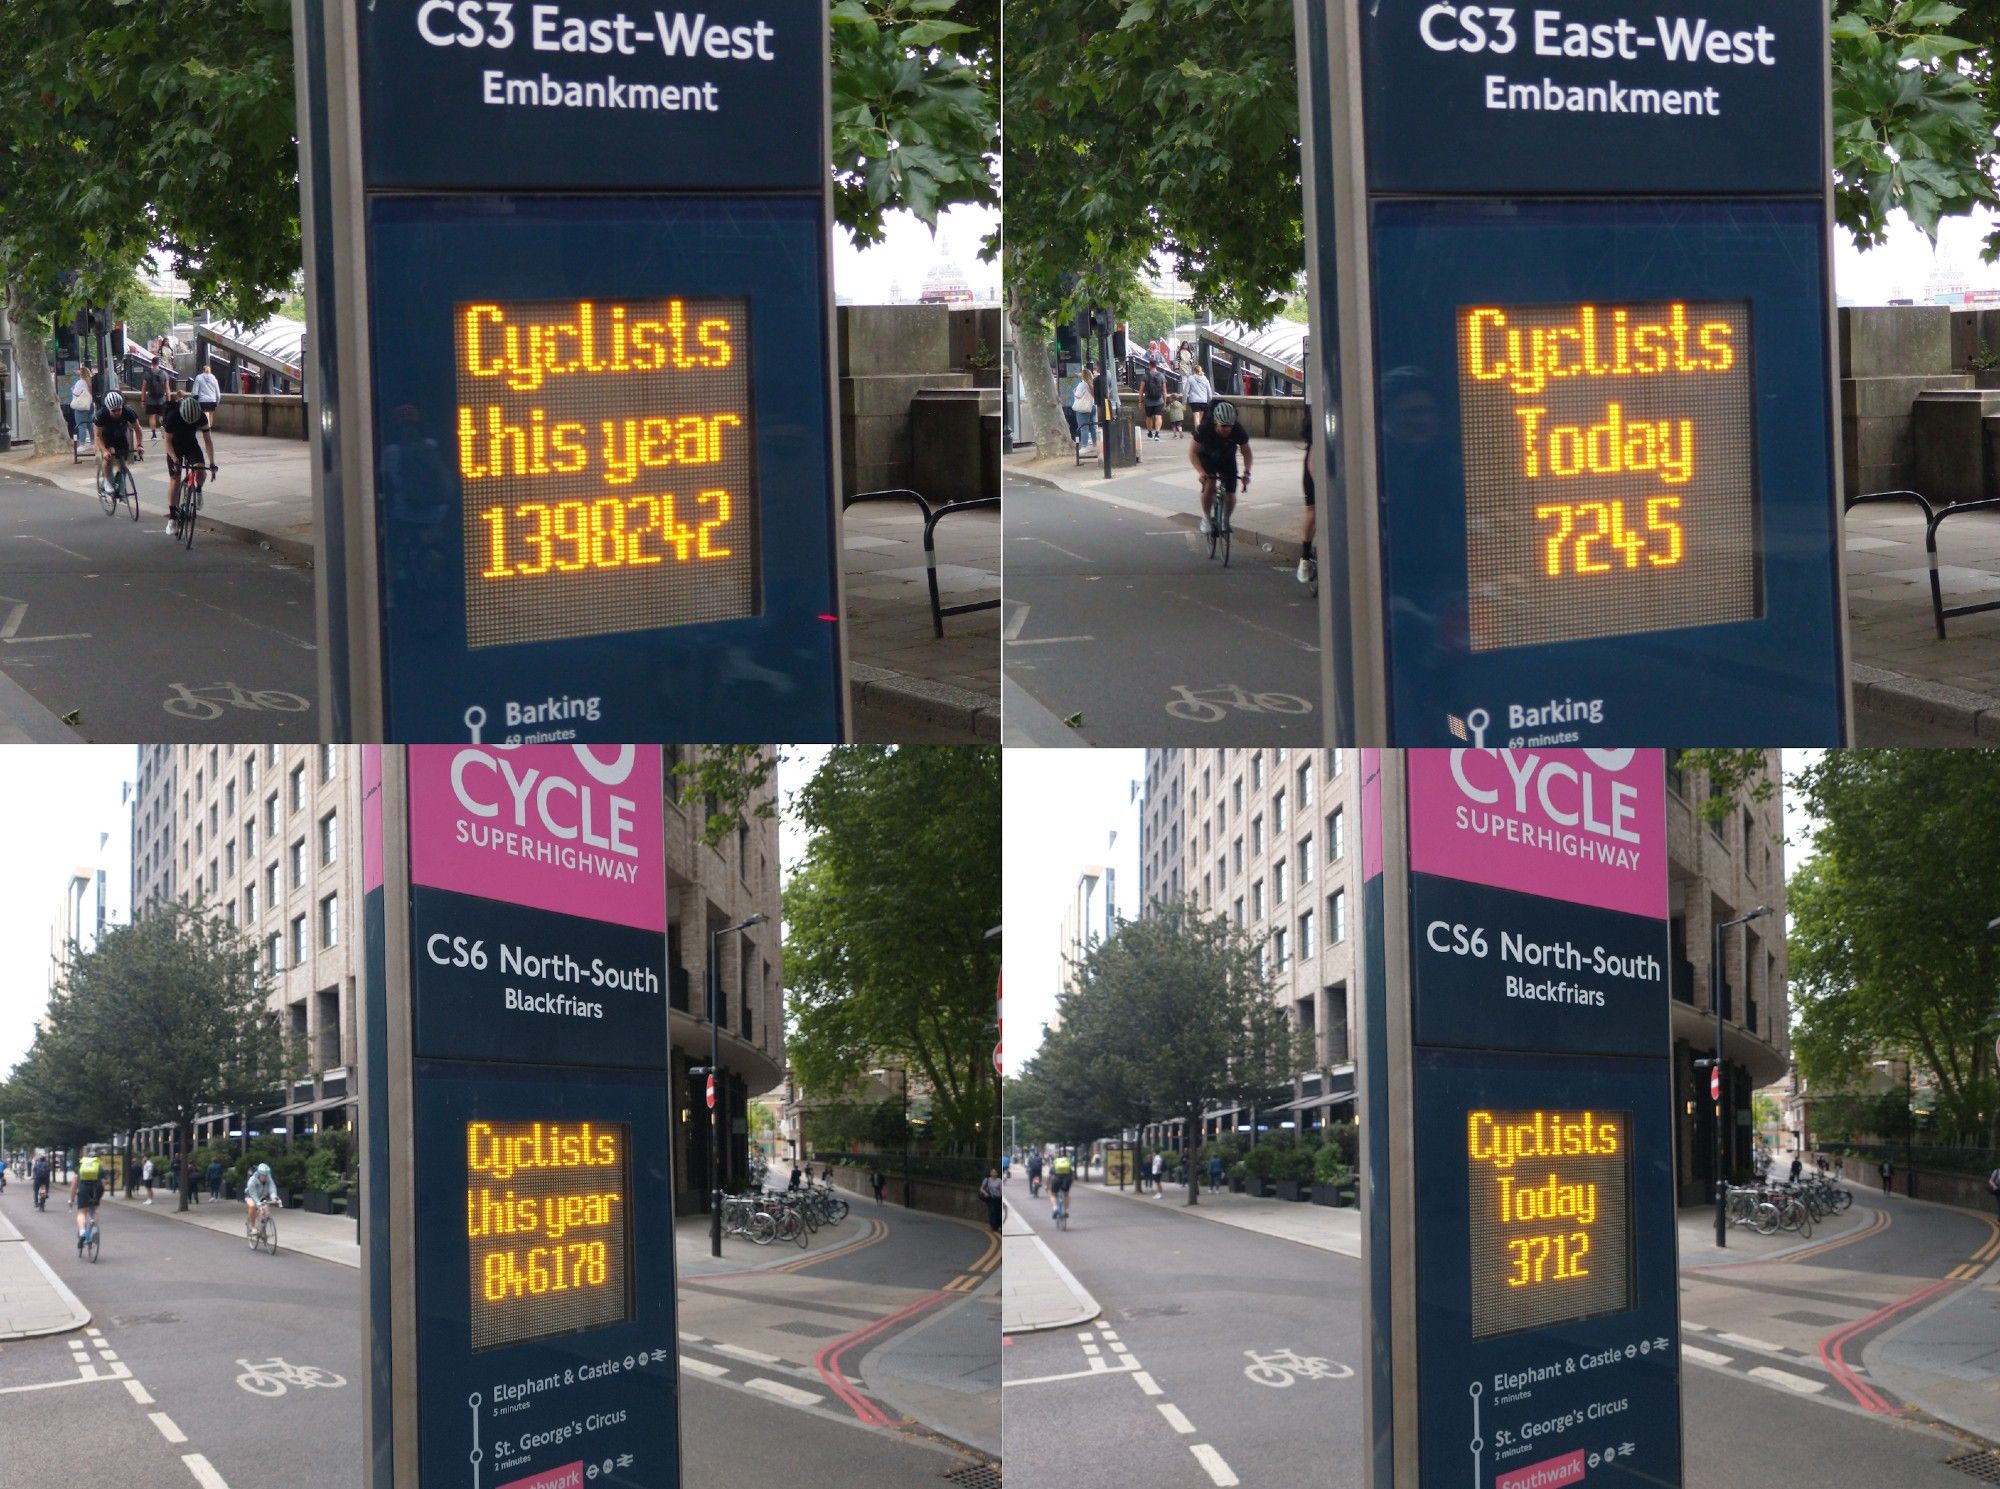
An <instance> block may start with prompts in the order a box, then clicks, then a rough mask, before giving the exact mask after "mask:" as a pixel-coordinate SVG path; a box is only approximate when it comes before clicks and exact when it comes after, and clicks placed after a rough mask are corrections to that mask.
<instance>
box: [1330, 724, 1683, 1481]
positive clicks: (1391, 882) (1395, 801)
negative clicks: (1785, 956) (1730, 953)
mask: <svg viewBox="0 0 2000 1489" xmlns="http://www.w3.org/2000/svg"><path fill="white" fill-rule="evenodd" d="M1362 772H1363V775H1362V813H1363V816H1362V871H1363V887H1362V923H1361V938H1360V939H1361V947H1360V954H1361V959H1362V960H1361V977H1362V991H1363V997H1362V1024H1363V1027H1362V1039H1361V1060H1360V1076H1361V1080H1360V1095H1361V1104H1362V1121H1361V1131H1362V1135H1363V1141H1364V1143H1365V1145H1366V1146H1365V1149H1364V1154H1363V1158H1364V1178H1365V1182H1366V1183H1367V1185H1368V1191H1369V1195H1370V1201H1369V1204H1368V1207H1367V1232H1366V1235H1365V1237H1364V1259H1365V1262H1366V1266H1367V1270H1368V1273H1369V1278H1370V1292H1369V1305H1368V1308H1369V1322H1368V1327H1369V1329H1370V1331H1371V1335H1372V1337H1375V1338H1376V1339H1377V1340H1378V1347H1377V1349H1376V1352H1375V1362H1374V1369H1373V1372H1372V1374H1371V1377H1370V1379H1369V1381H1368V1383H1367V1413H1368V1416H1369V1419H1370V1421H1371V1423H1372V1424H1373V1426H1372V1429H1371V1437H1372V1439H1373V1441H1375V1442H1376V1443H1377V1444H1378V1449H1377V1451H1376V1452H1375V1454H1374V1455H1373V1456H1372V1458H1371V1460H1370V1467H1369V1483H1370V1485H1371V1489H1414V1486H1416V1485H1418V1484H1420V1483H1425V1484H1427V1483H1432V1482H1439V1483H1442V1482H1445V1481H1446V1480H1451V1481H1453V1482H1462V1481H1463V1476H1464V1475H1466V1474H1467V1472H1468V1471H1469V1473H1470V1481H1471V1484H1472V1486H1473V1489H1516V1486H1519V1485H1524V1484H1530V1483H1570V1482H1578V1481H1581V1480H1583V1479H1585V1478H1586V1477H1587V1478H1588V1479H1590V1480H1591V1481H1592V1482H1595V1481H1597V1480H1598V1479H1599V1478H1600V1477H1601V1478H1603V1479H1605V1480H1607V1481H1611V1482H1614V1483H1625V1484H1633V1485H1637V1484H1640V1483H1644V1484H1648V1485H1654V1486H1658V1485H1669V1486H1673V1485H1678V1484H1680V1483H1681V1461H1680V1442H1681V1424H1680V1389H1679V1347H1678V1341H1679V1337H1680V1326H1679V1313H1678V1307H1679V1305H1678V1294H1677V1283H1676V1278H1677V1262H1676V1256H1675V1249H1676V1231H1675V1221H1674V1213H1675V1210H1674V1204H1675V1194H1674V1177H1673V1175H1674V1163H1673V1141H1674V1137H1673V1130H1672V1119H1671V1111H1672V1075H1671V1070H1670V1065H1669V1060H1670V1055H1671V1051H1672V1044H1671V1038H1670V1034H1669V1029H1668V1008H1669V992H1668V987H1667V981H1666V974H1667V958H1668V937H1667V883H1666V868H1665V862H1666V857H1665V853H1666V841H1665V839H1666V822H1665V801H1666V794H1665V774H1664V768H1663V761H1662V757H1661V755H1660V753H1659V752H1658V751H1635V750H1582V751H1565V750H1558V751H1536V752H1532V753H1529V752H1518V753H1517V752H1507V751H1496V750H1474V749H1461V750H1410V751H1373V750H1369V751H1364V752H1363V758H1362ZM1418 1195H1421V1196H1422V1197H1423V1198H1422V1205H1421V1219H1420V1218H1419V1205H1418V1199H1417V1197H1418ZM1405 1319H1407V1320H1411V1321H1412V1323H1411V1324H1410V1325H1409V1326H1402V1325H1401V1324H1400V1323H1399V1321H1401V1320H1405Z"/></svg>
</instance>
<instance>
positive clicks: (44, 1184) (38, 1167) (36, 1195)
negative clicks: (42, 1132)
mask: <svg viewBox="0 0 2000 1489" xmlns="http://www.w3.org/2000/svg"><path fill="white" fill-rule="evenodd" d="M34 1175H35V1182H34V1186H33V1187H32V1188H31V1189H30V1190H29V1191H28V1193H29V1197H30V1198H31V1199H33V1200H34V1202H35V1208H36V1209H40V1208H41V1206H42V1201H44V1200H45V1199H47V1198H48V1195H49V1160H48V1157H47V1155H46V1154H45V1155H43V1156H42V1157H40V1158H37V1159H36V1160H35V1170H34Z"/></svg>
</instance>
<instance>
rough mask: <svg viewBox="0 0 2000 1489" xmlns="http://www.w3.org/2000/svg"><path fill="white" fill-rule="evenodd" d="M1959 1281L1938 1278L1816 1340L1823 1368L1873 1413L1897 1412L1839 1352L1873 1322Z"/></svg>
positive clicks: (1901, 1310) (1877, 1322) (1874, 1323)
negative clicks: (1926, 1285)
mask: <svg viewBox="0 0 2000 1489" xmlns="http://www.w3.org/2000/svg"><path fill="white" fill-rule="evenodd" d="M1958 1280H1959V1279H1957V1278H1955V1277H1941V1278H1939V1279H1938V1280H1937V1281H1936V1282H1933V1283H1932V1284H1931V1285H1930V1286H1929V1287H1923V1288H1919V1289H1917V1291H1915V1292H1913V1293H1911V1294H1910V1295H1909V1296H1908V1297H1906V1298H1898V1299H1897V1300H1896V1301H1895V1302H1893V1303H1889V1304H1886V1305H1884V1306H1883V1307H1881V1308H1878V1309H1876V1310H1875V1311H1874V1312H1873V1313H1871V1314H1869V1315H1868V1316H1867V1317H1866V1318H1864V1319H1861V1320H1860V1321H1859V1322H1857V1323H1851V1324H1849V1325H1848V1326H1847V1327H1846V1328H1844V1329H1839V1330H1836V1331H1835V1332H1833V1333H1831V1334H1829V1335H1827V1336H1826V1338H1824V1339H1822V1340H1820V1342H1819V1358H1820V1363H1821V1364H1822V1365H1824V1366H1826V1368H1827V1369H1828V1370H1829V1371H1830V1372H1832V1375H1833V1378H1834V1379H1835V1380H1837V1381H1839V1382H1840V1383H1841V1385H1843V1386H1845V1387H1846V1388H1847V1392H1848V1394H1849V1395H1850V1396H1852V1397H1853V1398H1854V1399H1855V1400H1856V1401H1858V1402H1860V1403H1861V1405H1862V1406H1863V1407H1865V1408H1867V1409H1868V1410H1869V1411H1872V1412H1882V1413H1887V1414H1889V1415H1895V1414H1896V1412H1897V1411H1898V1408H1896V1407H1893V1406H1891V1405H1890V1404H1889V1403H1888V1402H1887V1401H1885V1400H1884V1399H1883V1398H1882V1396H1881V1395H1880V1393H1878V1392H1877V1391H1876V1390H1875V1388H1874V1387H1872V1386H1870V1385H1869V1384H1867V1382H1865V1381H1863V1380H1862V1379H1861V1378H1860V1377H1859V1376H1857V1375H1855V1373H1854V1372H1853V1371H1852V1370H1850V1369H1849V1368H1848V1366H1847V1360H1846V1359H1845V1357H1844V1356H1843V1354H1842V1351H1843V1350H1845V1349H1846V1347H1847V1346H1848V1344H1849V1343H1851V1342H1852V1341H1853V1340H1854V1338H1855V1337H1856V1336H1857V1335H1859V1334H1862V1333H1864V1332H1866V1331H1867V1330H1869V1329H1871V1328H1873V1327H1874V1326H1875V1325H1877V1324H1879V1323H1882V1322H1884V1321H1886V1320H1888V1319H1890V1318H1893V1317H1895V1316H1896V1315H1897V1314H1898V1313H1901V1312H1903V1311H1904V1310H1905V1309H1907V1308H1913V1307H1915V1306H1916V1305H1917V1304H1918V1303H1921V1302H1923V1301H1924V1300H1925V1299H1926V1298H1930V1297H1933V1296H1935V1295H1936V1294H1938V1293H1941V1292H1943V1291H1944V1290H1945V1289H1946V1288H1948V1287H1950V1286H1951V1285H1952V1284H1953V1283H1954V1282H1956V1281H1958Z"/></svg>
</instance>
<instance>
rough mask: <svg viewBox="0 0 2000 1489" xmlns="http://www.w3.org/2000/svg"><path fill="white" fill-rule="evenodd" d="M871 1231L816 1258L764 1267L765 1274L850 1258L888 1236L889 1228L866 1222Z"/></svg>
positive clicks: (797, 1269)
mask: <svg viewBox="0 0 2000 1489" xmlns="http://www.w3.org/2000/svg"><path fill="white" fill-rule="evenodd" d="M868 1224H869V1225H870V1226H872V1227H873V1230H872V1232H871V1233H870V1234H868V1235H866V1236H862V1237H860V1238H858V1239H856V1240H853V1241H849V1242H848V1243H847V1244H846V1245H845V1246H836V1247H834V1248H833V1250H831V1251H822V1252H820V1253H819V1255H817V1256H802V1257H800V1258H799V1259H798V1260H797V1261H790V1262H786V1263H785V1264H784V1265H783V1266H779V1267H766V1268H765V1269H764V1270H765V1271H767V1272H803V1271H804V1270H805V1269H806V1268H807V1267H816V1266H818V1265H819V1264H820V1263H821V1262H826V1261H832V1260H833V1259H834V1258H835V1257H836V1256H852V1255H853V1254H854V1253H855V1252H857V1251H865V1250H867V1249H868V1248H869V1247H870V1246H873V1245H874V1244H875V1243H876V1242H877V1241H879V1240H881V1239H882V1238H883V1237H884V1236H886V1235H888V1234H889V1227H888V1226H886V1225H884V1224H883V1223H882V1222H881V1221H879V1220H871V1221H869V1222H868Z"/></svg>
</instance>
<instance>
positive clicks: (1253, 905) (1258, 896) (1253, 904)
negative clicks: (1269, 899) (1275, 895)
mask: <svg viewBox="0 0 2000 1489" xmlns="http://www.w3.org/2000/svg"><path fill="white" fill-rule="evenodd" d="M1250 918H1251V919H1252V920H1262V919H1263V918H1264V881H1263V880H1262V879H1259V880H1258V881H1257V882H1256V883H1255V884H1253V885H1251V886H1250Z"/></svg>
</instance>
